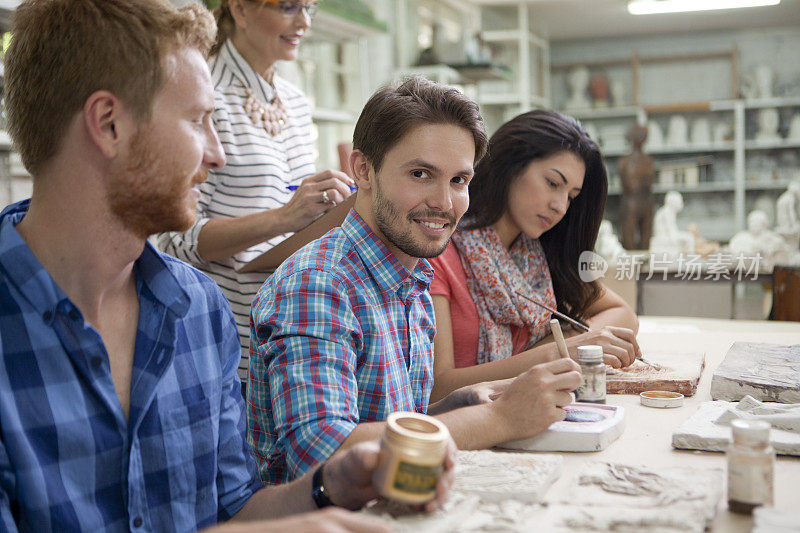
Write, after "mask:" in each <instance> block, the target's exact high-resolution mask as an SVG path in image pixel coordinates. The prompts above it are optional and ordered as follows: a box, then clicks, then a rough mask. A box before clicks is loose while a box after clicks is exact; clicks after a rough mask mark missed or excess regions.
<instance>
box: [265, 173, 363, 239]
mask: <svg viewBox="0 0 800 533" xmlns="http://www.w3.org/2000/svg"><path fill="white" fill-rule="evenodd" d="M351 186H355V182H354V181H353V180H352V179H350V177H349V176H348V175H347V174H345V173H344V172H340V171H338V170H324V171H322V172H320V173H318V174H314V175H313V176H309V177H308V178H306V179H304V180H303V181H302V182H300V185H299V186H298V187H297V190H296V191H295V193H294V195H293V196H292V199H291V200H289V201H288V202H287V203H286V205H284V206H282V207H280V208H278V209H279V210H280V211H281V218H283V219H284V221H285V224H286V231H287V232H288V231H298V230H301V229H303V228H305V227H306V226H308V225H309V224H311V223H312V222H313V221H314V219H316V218H317V217H318V216H319V215H321V214H322V213H324V212H325V211H327V210H328V209H330V208H331V207H333V206H335V205H336V204H338V203H341V202H343V201H344V200H345V198H347V197H348V196H350V195H351V194H352V192H351V190H350V187H351Z"/></svg>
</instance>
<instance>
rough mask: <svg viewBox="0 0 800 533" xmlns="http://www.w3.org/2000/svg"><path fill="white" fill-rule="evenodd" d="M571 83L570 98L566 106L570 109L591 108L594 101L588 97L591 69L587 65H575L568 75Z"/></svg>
mask: <svg viewBox="0 0 800 533" xmlns="http://www.w3.org/2000/svg"><path fill="white" fill-rule="evenodd" d="M567 83H568V84H569V100H567V104H566V105H565V106H564V107H566V108H567V109H569V110H577V109H589V108H591V107H592V103H591V102H590V101H589V98H588V97H587V89H588V88H589V69H588V68H586V67H575V68H574V69H572V70H571V71H570V73H569V74H568V75H567Z"/></svg>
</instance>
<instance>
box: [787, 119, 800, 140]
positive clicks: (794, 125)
mask: <svg viewBox="0 0 800 533" xmlns="http://www.w3.org/2000/svg"><path fill="white" fill-rule="evenodd" d="M788 138H789V139H794V140H798V139H800V113H795V114H794V116H792V120H791V122H789V136H788Z"/></svg>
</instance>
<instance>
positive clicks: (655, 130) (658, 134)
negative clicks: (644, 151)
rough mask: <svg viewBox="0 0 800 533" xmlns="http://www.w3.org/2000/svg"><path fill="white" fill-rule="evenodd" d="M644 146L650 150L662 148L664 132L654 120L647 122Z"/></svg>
mask: <svg viewBox="0 0 800 533" xmlns="http://www.w3.org/2000/svg"><path fill="white" fill-rule="evenodd" d="M645 144H646V146H647V147H648V148H650V149H651V150H653V149H658V148H661V147H662V146H664V132H663V131H662V130H661V126H659V124H658V122H656V121H655V120H650V121H648V122H647V141H645Z"/></svg>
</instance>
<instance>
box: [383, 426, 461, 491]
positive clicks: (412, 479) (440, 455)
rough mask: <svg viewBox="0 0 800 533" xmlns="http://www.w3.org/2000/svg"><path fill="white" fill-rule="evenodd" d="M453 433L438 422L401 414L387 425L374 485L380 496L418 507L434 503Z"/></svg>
mask: <svg viewBox="0 0 800 533" xmlns="http://www.w3.org/2000/svg"><path fill="white" fill-rule="evenodd" d="M449 438H450V432H449V431H447V427H446V426H445V425H444V424H442V423H441V422H439V421H438V420H437V419H435V418H433V417H431V416H428V415H423V414H419V413H412V412H404V411H400V412H397V413H392V414H390V415H389V418H388V419H387V421H386V430H385V431H384V433H383V437H381V454H380V462H379V465H378V468H377V470H375V473H374V474H373V477H372V481H373V483H374V484H375V487H376V488H377V489H378V492H379V493H380V494H381V496H383V497H385V498H388V499H390V500H394V501H397V502H402V503H408V504H419V503H425V502H429V501H431V500H433V498H434V497H435V496H436V483H437V482H438V480H439V477H440V476H441V475H442V471H443V465H444V458H445V455H446V453H447V441H448V440H449Z"/></svg>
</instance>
